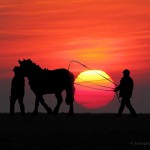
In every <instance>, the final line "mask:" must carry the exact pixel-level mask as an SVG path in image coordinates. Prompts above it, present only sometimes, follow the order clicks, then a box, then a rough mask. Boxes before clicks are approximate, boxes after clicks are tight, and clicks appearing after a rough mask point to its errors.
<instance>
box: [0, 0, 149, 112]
mask: <svg viewBox="0 0 150 150" xmlns="http://www.w3.org/2000/svg"><path fill="white" fill-rule="evenodd" d="M0 21H1V24H0V57H1V58H0V80H1V81H2V80H8V79H11V78H12V76H13V72H12V71H11V70H12V69H13V67H14V66H15V65H19V64H18V62H17V60H18V59H24V58H25V59H28V58H30V59H32V60H33V61H34V62H36V63H37V64H39V65H40V66H41V67H43V68H48V69H56V68H68V65H69V61H70V60H77V61H80V62H82V63H83V64H86V65H87V66H89V67H90V68H92V69H96V70H103V71H105V72H106V73H107V74H108V75H109V76H110V77H111V78H112V79H113V81H114V82H115V83H117V84H118V83H119V81H120V77H121V76H122V70H123V69H125V68H128V69H130V70H131V74H132V77H133V78H134V80H135V83H136V85H137V86H138V85H141V84H142V86H143V91H145V90H144V88H145V89H147V87H149V84H150V79H149V75H150V69H149V65H150V1H149V0H138V1H137V0H121V1H118V0H51V1H50V0H30V1H26V0H21V1H18V0H7V1H6V0H0ZM70 70H71V71H72V72H73V73H74V74H75V75H78V74H79V73H80V72H82V71H85V68H84V67H82V66H80V65H79V64H72V66H71V68H70ZM148 83H149V84H148ZM144 84H145V85H144ZM1 88H2V87H1ZM7 90H8V89H7ZM137 93H138V92H137ZM135 95H136V94H135ZM143 95H146V96H147V93H146V94H143ZM137 105H140V104H137ZM138 108H139V107H138ZM139 109H140V108H139ZM142 110H143V109H142Z"/></svg>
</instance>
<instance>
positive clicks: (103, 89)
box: [74, 83, 113, 91]
mask: <svg viewBox="0 0 150 150" xmlns="http://www.w3.org/2000/svg"><path fill="white" fill-rule="evenodd" d="M74 84H76V85H79V86H82V87H86V88H89V89H94V90H101V91H113V90H105V89H99V88H94V87H89V86H86V85H81V84H78V83H74Z"/></svg>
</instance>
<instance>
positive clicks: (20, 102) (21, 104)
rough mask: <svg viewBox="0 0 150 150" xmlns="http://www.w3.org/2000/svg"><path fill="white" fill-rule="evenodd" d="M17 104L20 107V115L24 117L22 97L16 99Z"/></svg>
mask: <svg viewBox="0 0 150 150" xmlns="http://www.w3.org/2000/svg"><path fill="white" fill-rule="evenodd" d="M18 102H19V105H20V111H21V115H22V116H24V115H25V108H24V104H23V97H21V98H18Z"/></svg>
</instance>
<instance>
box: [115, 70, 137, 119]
mask: <svg viewBox="0 0 150 150" xmlns="http://www.w3.org/2000/svg"><path fill="white" fill-rule="evenodd" d="M133 86H134V82H133V79H132V78H131V77H130V71H129V70H128V69H125V70H124V71H123V77H122V78H121V80H120V84H119V86H117V87H116V88H115V89H114V92H117V91H120V93H119V97H122V100H121V105H120V108H119V110H118V114H117V116H121V114H122V112H123V110H124V107H125V106H126V107H127V108H128V109H129V111H130V113H131V115H132V116H133V117H136V112H135V110H134V108H133V107H132V105H131V103H130V98H131V97H132V91H133Z"/></svg>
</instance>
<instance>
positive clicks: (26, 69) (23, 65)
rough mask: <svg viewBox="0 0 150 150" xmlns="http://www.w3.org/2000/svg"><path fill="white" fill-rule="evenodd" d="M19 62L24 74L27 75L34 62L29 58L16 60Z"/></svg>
mask: <svg viewBox="0 0 150 150" xmlns="http://www.w3.org/2000/svg"><path fill="white" fill-rule="evenodd" d="M18 62H19V64H20V68H21V70H22V72H23V74H24V76H25V77H26V76H28V75H29V74H30V73H31V72H32V71H33V67H34V65H35V64H34V63H33V62H32V61H31V60H30V59H27V60H25V59H24V60H22V61H21V60H18Z"/></svg>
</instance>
